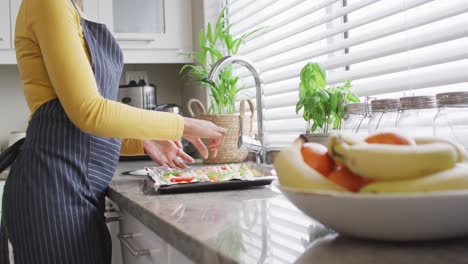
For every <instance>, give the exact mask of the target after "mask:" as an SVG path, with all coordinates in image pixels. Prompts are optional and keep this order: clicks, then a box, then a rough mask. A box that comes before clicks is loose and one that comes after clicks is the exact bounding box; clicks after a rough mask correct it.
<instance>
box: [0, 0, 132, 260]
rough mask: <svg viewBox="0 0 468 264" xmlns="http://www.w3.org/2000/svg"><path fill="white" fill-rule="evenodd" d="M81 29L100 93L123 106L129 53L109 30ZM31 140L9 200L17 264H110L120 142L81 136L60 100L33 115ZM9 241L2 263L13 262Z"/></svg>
mask: <svg viewBox="0 0 468 264" xmlns="http://www.w3.org/2000/svg"><path fill="white" fill-rule="evenodd" d="M72 2H73V1H72ZM73 4H74V3H73ZM75 8H76V6H75ZM81 26H82V28H83V33H84V37H85V40H86V43H87V45H88V50H89V53H90V55H91V59H92V69H93V71H94V75H95V78H96V82H97V85H98V88H99V92H100V94H101V95H102V96H103V97H105V98H108V99H110V100H116V99H117V93H118V85H119V80H120V76H121V73H122V67H123V55H122V51H121V49H120V48H119V46H118V44H117V42H116V41H115V39H114V38H113V36H112V35H111V33H110V31H109V30H108V29H107V27H106V26H105V25H103V24H98V23H94V22H91V21H88V20H85V19H83V18H81ZM26 134H27V137H26V140H25V141H24V143H23V145H22V146H21V151H20V152H19V154H18V155H17V157H16V160H15V161H14V163H13V164H12V167H11V171H10V175H9V176H8V178H7V182H6V185H5V190H4V195H3V211H2V218H3V219H2V221H3V224H2V229H1V231H2V236H3V238H5V237H8V239H9V240H10V242H11V244H12V246H13V255H14V258H15V260H14V261H15V264H32V263H38V264H39V263H40V264H42V263H44V264H55V263H57V264H73V263H76V264H84V263H86V264H93V263H96V264H97V263H99V264H110V263H111V239H110V235H109V231H108V229H107V226H106V224H105V218H104V198H105V193H106V189H107V187H108V185H109V183H110V181H111V178H112V176H113V174H114V171H115V168H116V166H117V163H118V157H119V152H120V145H121V142H120V140H119V139H113V138H104V137H98V136H93V135H90V134H87V133H85V132H83V131H81V130H80V129H79V128H77V127H76V126H75V125H74V124H73V123H72V122H71V121H70V119H69V118H68V116H67V115H66V113H65V112H64V109H63V107H62V105H61V104H60V101H59V100H58V99H54V100H51V101H49V102H47V103H45V104H44V105H42V106H41V107H40V108H39V109H38V110H37V111H36V112H35V113H34V115H33V117H32V119H31V121H30V123H29V126H28V129H27V132H26ZM10 156H11V155H10ZM10 158H11V157H10ZM0 163H1V162H0ZM2 241H3V242H0V247H1V248H0V249H1V251H0V253H1V256H0V263H8V260H7V259H8V253H7V251H6V249H7V243H6V242H5V239H2Z"/></svg>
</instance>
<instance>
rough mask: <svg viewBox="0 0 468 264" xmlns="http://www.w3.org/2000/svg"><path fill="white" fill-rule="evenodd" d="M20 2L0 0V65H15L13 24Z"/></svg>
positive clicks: (19, 0)
mask: <svg viewBox="0 0 468 264" xmlns="http://www.w3.org/2000/svg"><path fill="white" fill-rule="evenodd" d="M20 5H21V0H0V64H16V55H15V50H14V39H15V38H14V37H15V24H16V16H17V14H18V10H19V7H20Z"/></svg>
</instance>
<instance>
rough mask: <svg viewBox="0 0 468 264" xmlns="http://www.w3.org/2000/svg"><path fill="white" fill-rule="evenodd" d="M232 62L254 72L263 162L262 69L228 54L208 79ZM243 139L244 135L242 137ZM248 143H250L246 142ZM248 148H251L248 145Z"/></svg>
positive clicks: (215, 75) (259, 138) (213, 77)
mask: <svg viewBox="0 0 468 264" xmlns="http://www.w3.org/2000/svg"><path fill="white" fill-rule="evenodd" d="M232 64H239V65H242V66H244V67H246V68H247V69H248V70H249V71H250V73H251V74H252V76H253V78H254V81H255V87H256V102H257V106H256V108H257V127H258V132H257V133H258V135H257V137H258V140H259V141H260V144H261V150H259V151H257V150H256V152H257V153H258V154H259V156H260V157H258V158H259V159H260V160H261V162H263V158H264V155H265V142H264V135H263V87H262V80H261V79H260V71H259V70H258V69H257V68H255V66H254V64H253V63H252V62H251V61H250V60H248V59H246V58H244V57H241V56H226V57H224V58H222V59H220V60H219V61H217V62H216V63H215V64H214V65H213V68H212V69H211V71H210V73H209V74H208V80H210V81H214V80H215V79H216V78H217V77H218V75H219V73H220V72H221V70H222V69H224V67H226V66H228V65H232ZM241 141H242V137H241ZM247 141H248V140H247ZM246 145H249V144H248V143H246ZM247 148H249V147H248V146H247ZM251 150H255V148H253V147H252V148H251Z"/></svg>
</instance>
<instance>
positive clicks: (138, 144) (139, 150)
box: [120, 138, 146, 156]
mask: <svg viewBox="0 0 468 264" xmlns="http://www.w3.org/2000/svg"><path fill="white" fill-rule="evenodd" d="M120 155H121V156H140V155H146V153H145V150H144V149H143V140H141V139H129V138H126V139H123V140H122V148H121V150H120Z"/></svg>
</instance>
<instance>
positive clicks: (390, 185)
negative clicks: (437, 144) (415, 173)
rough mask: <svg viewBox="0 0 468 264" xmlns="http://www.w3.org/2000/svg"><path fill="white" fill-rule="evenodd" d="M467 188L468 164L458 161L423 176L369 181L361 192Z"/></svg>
mask: <svg viewBox="0 0 468 264" xmlns="http://www.w3.org/2000/svg"><path fill="white" fill-rule="evenodd" d="M467 189H468V164H466V163H458V164H457V165H456V166H455V167H454V168H452V169H449V170H445V171H441V172H437V173H434V174H431V175H428V176H425V177H421V178H417V179H410V180H401V181H386V182H375V183H371V184H369V185H367V186H365V187H364V188H362V189H361V190H360V192H361V193H413V192H435V191H449V190H450V191H453V190H467Z"/></svg>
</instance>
